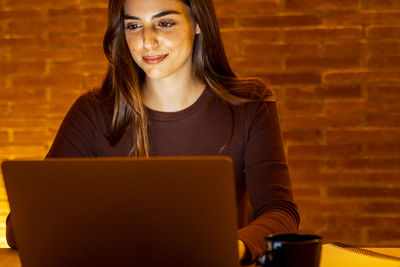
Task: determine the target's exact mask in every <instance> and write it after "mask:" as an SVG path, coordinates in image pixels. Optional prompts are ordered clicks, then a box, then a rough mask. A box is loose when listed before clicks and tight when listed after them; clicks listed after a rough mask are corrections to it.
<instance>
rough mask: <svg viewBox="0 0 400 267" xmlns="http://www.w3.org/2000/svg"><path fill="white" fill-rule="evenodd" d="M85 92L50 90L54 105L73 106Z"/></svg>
mask: <svg viewBox="0 0 400 267" xmlns="http://www.w3.org/2000/svg"><path fill="white" fill-rule="evenodd" d="M85 92H86V90H74V89H64V90H60V89H55V88H54V89H50V90H49V98H50V101H51V103H53V104H60V103H65V104H66V103H70V104H71V105H72V103H73V102H75V100H76V99H77V98H78V97H79V96H80V95H82V94H83V93H85Z"/></svg>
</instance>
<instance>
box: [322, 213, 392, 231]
mask: <svg viewBox="0 0 400 267" xmlns="http://www.w3.org/2000/svg"><path fill="white" fill-rule="evenodd" d="M399 219H400V218H393V217H372V216H359V215H358V216H354V215H353V216H329V217H328V218H327V223H328V225H330V226H333V225H341V226H343V227H351V228H353V227H354V228H357V227H360V228H361V227H371V226H374V227H377V228H381V229H385V228H386V229H393V228H396V227H398V226H399V225H400V223H399Z"/></svg>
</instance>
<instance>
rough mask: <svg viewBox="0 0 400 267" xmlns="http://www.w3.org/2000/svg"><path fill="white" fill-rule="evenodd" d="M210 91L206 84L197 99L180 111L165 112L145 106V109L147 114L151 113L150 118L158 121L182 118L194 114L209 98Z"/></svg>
mask: <svg viewBox="0 0 400 267" xmlns="http://www.w3.org/2000/svg"><path fill="white" fill-rule="evenodd" d="M208 91H209V89H208V86H206V87H205V88H204V90H203V92H202V93H201V95H200V96H199V97H198V98H197V99H196V101H195V102H194V103H193V104H192V105H190V106H189V107H187V108H185V109H182V110H179V111H174V112H163V111H156V110H153V109H150V108H148V107H145V109H146V112H147V114H148V115H149V118H150V119H152V120H158V121H175V120H180V119H183V118H185V117H187V116H190V115H192V114H193V113H195V112H196V111H197V110H198V109H199V108H200V107H201V106H202V105H203V102H204V101H205V100H206V99H207V96H208V95H209V92H208Z"/></svg>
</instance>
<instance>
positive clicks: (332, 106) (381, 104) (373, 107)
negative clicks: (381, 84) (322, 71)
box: [325, 100, 400, 114]
mask: <svg viewBox="0 0 400 267" xmlns="http://www.w3.org/2000/svg"><path fill="white" fill-rule="evenodd" d="M325 111H326V113H327V114H331V113H333V114H337V113H346V114H348V113H361V114H366V113H382V112H399V111H400V103H399V102H398V101H395V100H394V101H387V100H386V101H377V100H375V101H371V102H360V101H359V102H356V101H354V102H341V103H339V102H329V103H325Z"/></svg>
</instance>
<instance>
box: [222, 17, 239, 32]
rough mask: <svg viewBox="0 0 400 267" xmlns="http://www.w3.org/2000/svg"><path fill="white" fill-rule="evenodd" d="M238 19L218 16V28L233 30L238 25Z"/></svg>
mask: <svg viewBox="0 0 400 267" xmlns="http://www.w3.org/2000/svg"><path fill="white" fill-rule="evenodd" d="M236 21H237V18H236V17H228V16H218V26H219V27H220V28H221V29H226V28H233V27H234V26H235V25H236Z"/></svg>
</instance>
